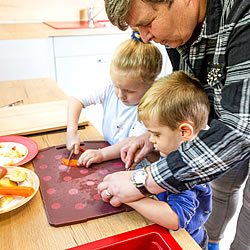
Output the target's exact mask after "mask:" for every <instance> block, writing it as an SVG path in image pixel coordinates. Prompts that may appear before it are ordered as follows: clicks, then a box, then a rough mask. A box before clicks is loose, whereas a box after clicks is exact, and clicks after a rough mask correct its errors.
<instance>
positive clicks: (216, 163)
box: [150, 0, 250, 193]
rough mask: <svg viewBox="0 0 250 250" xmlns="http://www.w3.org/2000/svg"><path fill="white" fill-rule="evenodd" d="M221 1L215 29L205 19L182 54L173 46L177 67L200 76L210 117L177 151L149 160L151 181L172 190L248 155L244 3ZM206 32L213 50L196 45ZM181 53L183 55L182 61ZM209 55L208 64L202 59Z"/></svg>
mask: <svg viewBox="0 0 250 250" xmlns="http://www.w3.org/2000/svg"><path fill="white" fill-rule="evenodd" d="M213 2H214V1H213V0H212V1H211V2H210V1H209V2H208V4H211V5H213ZM217 2H218V1H217ZM225 2H226V3H227V4H228V6H226V4H225V6H223V8H222V14H221V15H222V16H221V18H220V20H219V25H218V27H219V28H218V30H217V32H216V33H213V34H212V33H211V32H210V34H208V33H209V31H211V29H210V27H209V23H206V25H207V27H205V28H204V29H203V39H201V42H200V43H198V44H197V45H196V46H193V47H194V48H193V49H192V48H190V49H189V50H188V53H189V54H188V56H186V57H185V55H184V52H183V51H184V50H183V51H182V52H183V54H181V49H180V50H178V52H179V54H180V55H181V56H180V58H181V59H180V60H183V61H182V63H180V66H179V68H180V69H182V70H185V71H189V73H190V72H191V73H193V74H194V75H195V76H196V77H198V78H200V79H201V80H202V81H204V78H205V79H206V83H205V84H204V88H205V90H206V91H207V92H208V95H209V99H210V102H211V106H212V109H213V111H214V114H215V115H214V117H213V118H216V119H212V120H211V122H210V124H209V125H210V129H209V130H207V131H201V132H200V133H199V135H198V137H197V138H196V139H195V140H194V141H191V142H187V143H184V144H183V145H182V146H181V148H179V150H178V151H175V152H172V153H171V154H169V155H168V157H166V158H164V159H162V160H160V161H158V162H156V163H154V164H152V165H151V168H150V169H151V174H152V176H153V178H154V180H155V181H156V183H157V184H158V185H159V186H161V187H162V188H164V189H166V190H170V191H171V192H173V193H179V192H181V191H183V190H187V189H190V188H192V187H193V186H194V185H197V184H200V183H204V182H208V181H211V180H213V179H215V178H216V177H218V176H219V175H221V174H223V173H225V172H226V171H228V170H229V169H231V168H232V167H234V166H236V165H237V164H238V163H239V162H240V161H242V160H244V159H247V158H249V155H250V150H249V149H250V42H249V38H250V6H249V5H250V4H249V1H239V0H232V1H225ZM214 6H215V5H214ZM236 6H237V7H236ZM223 15H224V16H223ZM228 20H230V21H228ZM213 25H214V22H213ZM209 29H210V30H209ZM206 32H207V33H206ZM209 38H213V39H214V41H216V44H215V46H214V47H215V48H214V50H212V49H211V48H212V46H211V47H210V49H207V50H204V51H202V44H203V43H202V40H203V41H204V40H205V41H210V40H209ZM211 41H213V40H212V39H211ZM208 43H209V42H208ZM211 44H212V42H211ZM199 46H200V47H199ZM204 47H205V46H204ZM197 51H198V52H197ZM209 51H210V54H209ZM211 51H212V52H211ZM206 53H207V54H206ZM203 54H205V56H204V55H203ZM170 56H171V55H170ZM185 58H188V60H189V61H188V63H186V64H185V60H187V59H185ZM211 58H213V60H212V62H213V64H212V65H208V64H209V63H208V62H207V61H209V60H210V59H211ZM202 60H203V61H202ZM204 61H206V63H207V65H205V68H206V71H205V73H204V71H203V76H201V71H200V72H198V71H196V68H195V65H203V67H204ZM175 64H176V61H175ZM190 65H191V66H190ZM188 66H189V67H190V68H192V69H191V70H190V69H188ZM192 66H193V67H192ZM204 75H205V77H204ZM208 89H209V90H208Z"/></svg>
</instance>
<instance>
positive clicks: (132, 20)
mask: <svg viewBox="0 0 250 250" xmlns="http://www.w3.org/2000/svg"><path fill="white" fill-rule="evenodd" d="M193 2H195V1H194V0H193V1H192V0H174V2H173V4H172V5H171V7H170V8H169V6H168V4H167V3H154V4H151V3H145V2H143V1H142V0H133V1H132V6H131V9H130V15H129V17H128V19H127V22H128V25H129V26H130V27H137V28H138V29H139V31H140V34H141V37H142V39H143V40H144V42H148V41H150V40H153V41H154V42H156V43H160V44H163V45H165V44H168V45H169V46H170V47H172V48H176V47H178V46H180V45H183V44H185V43H186V42H187V41H188V40H189V39H190V38H191V36H192V34H193V31H194V29H195V27H196V26H197V23H198V6H197V4H193Z"/></svg>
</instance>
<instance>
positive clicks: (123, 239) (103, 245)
mask: <svg viewBox="0 0 250 250" xmlns="http://www.w3.org/2000/svg"><path fill="white" fill-rule="evenodd" d="M69 249H70V250H90V249H96V250H98V249H107V250H121V249H129V250H138V249H143V250H159V249H161V250H162V249H164V250H181V249H182V248H181V247H180V245H179V244H178V243H177V242H176V241H175V239H174V238H173V237H172V235H171V234H170V233H169V231H168V230H167V229H165V228H164V227H161V226H158V225H156V224H153V225H150V226H146V227H142V228H138V229H135V230H132V231H128V232H125V233H122V234H117V235H114V236H111V237H107V238H104V239H101V240H97V241H93V242H90V243H87V244H84V245H81V246H77V247H73V248H69ZM69 249H68V250H69Z"/></svg>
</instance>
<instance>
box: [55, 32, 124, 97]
mask: <svg viewBox="0 0 250 250" xmlns="http://www.w3.org/2000/svg"><path fill="white" fill-rule="evenodd" d="M128 38H129V34H126V33H125V34H117V35H92V36H78V37H75V36H74V37H55V38H54V50H55V58H56V61H55V64H56V77H57V78H56V80H57V82H58V84H59V85H60V87H61V88H62V89H63V90H64V92H65V93H66V94H67V95H72V94H74V93H75V92H76V91H79V90H80V89H83V88H88V87H89V86H90V85H91V86H93V85H95V84H97V85H99V84H103V83H104V81H107V80H108V79H109V65H110V61H111V57H112V55H113V53H114V50H115V48H116V47H117V45H118V44H120V43H121V42H122V41H124V40H126V39H128Z"/></svg>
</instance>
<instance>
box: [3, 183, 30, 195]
mask: <svg viewBox="0 0 250 250" xmlns="http://www.w3.org/2000/svg"><path fill="white" fill-rule="evenodd" d="M34 192H35V190H34V188H33V187H24V186H16V187H15V186H12V187H6V186H0V195H14V196H23V197H28V196H30V195H32V194H33V193H34Z"/></svg>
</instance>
